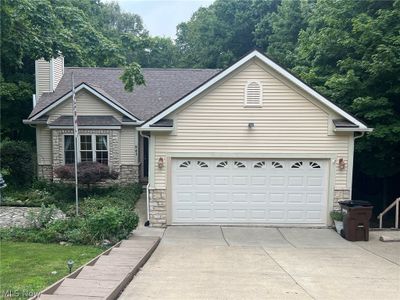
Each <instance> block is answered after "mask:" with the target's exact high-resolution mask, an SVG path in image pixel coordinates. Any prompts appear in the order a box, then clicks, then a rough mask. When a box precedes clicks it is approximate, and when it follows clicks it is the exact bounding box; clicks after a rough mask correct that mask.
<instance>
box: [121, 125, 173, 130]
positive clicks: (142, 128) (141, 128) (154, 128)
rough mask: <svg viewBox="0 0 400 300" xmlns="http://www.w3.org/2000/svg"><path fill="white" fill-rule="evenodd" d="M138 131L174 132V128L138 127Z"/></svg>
mask: <svg viewBox="0 0 400 300" xmlns="http://www.w3.org/2000/svg"><path fill="white" fill-rule="evenodd" d="M122 125H123V124H122ZM137 130H138V131H173V130H174V127H148V128H147V127H138V128H137Z"/></svg>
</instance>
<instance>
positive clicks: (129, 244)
mask: <svg viewBox="0 0 400 300" xmlns="http://www.w3.org/2000/svg"><path fill="white" fill-rule="evenodd" d="M155 242H156V241H153V240H151V241H142V240H126V241H122V242H121V245H120V246H119V247H116V248H150V247H151V246H153V245H154V243H155Z"/></svg>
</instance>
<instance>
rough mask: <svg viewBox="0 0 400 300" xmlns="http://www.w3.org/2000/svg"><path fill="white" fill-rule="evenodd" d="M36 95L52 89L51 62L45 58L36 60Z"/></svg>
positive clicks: (38, 95)
mask: <svg viewBox="0 0 400 300" xmlns="http://www.w3.org/2000/svg"><path fill="white" fill-rule="evenodd" d="M35 69H36V78H35V80H36V97H37V98H39V97H40V95H42V94H43V93H44V92H49V91H50V63H49V62H48V61H45V60H44V59H39V60H37V61H36V68H35Z"/></svg>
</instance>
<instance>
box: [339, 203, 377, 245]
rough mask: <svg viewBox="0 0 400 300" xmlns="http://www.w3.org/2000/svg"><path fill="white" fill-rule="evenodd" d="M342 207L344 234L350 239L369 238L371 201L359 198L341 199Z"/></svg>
mask: <svg viewBox="0 0 400 300" xmlns="http://www.w3.org/2000/svg"><path fill="white" fill-rule="evenodd" d="M339 204H340V207H341V208H342V212H343V214H344V216H343V232H342V236H343V237H344V238H345V239H346V240H348V241H352V242H354V241H368V240H369V219H370V218H371V216H372V208H373V206H372V205H371V203H369V202H367V201H359V200H347V201H339Z"/></svg>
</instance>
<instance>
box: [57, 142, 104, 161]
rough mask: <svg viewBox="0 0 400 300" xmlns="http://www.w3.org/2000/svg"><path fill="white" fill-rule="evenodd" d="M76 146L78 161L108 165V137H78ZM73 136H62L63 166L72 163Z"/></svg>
mask: <svg viewBox="0 0 400 300" xmlns="http://www.w3.org/2000/svg"><path fill="white" fill-rule="evenodd" d="M78 141H79V145H78V150H79V152H78V154H79V155H78V161H79V162H85V161H93V162H94V161H97V162H99V163H102V164H105V165H108V136H107V135H95V134H93V135H80V136H79V139H78ZM74 157H75V156H74V136H73V135H65V136H64V160H65V164H72V163H74V161H75V159H74Z"/></svg>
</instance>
